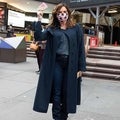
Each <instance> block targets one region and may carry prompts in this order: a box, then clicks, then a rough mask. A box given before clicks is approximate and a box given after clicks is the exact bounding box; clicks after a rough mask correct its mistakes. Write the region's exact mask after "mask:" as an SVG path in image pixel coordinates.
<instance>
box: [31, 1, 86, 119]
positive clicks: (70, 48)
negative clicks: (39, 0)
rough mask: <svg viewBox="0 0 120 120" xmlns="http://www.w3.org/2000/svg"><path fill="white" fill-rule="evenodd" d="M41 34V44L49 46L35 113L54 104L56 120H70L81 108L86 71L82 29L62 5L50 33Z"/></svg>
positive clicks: (55, 10) (38, 33) (54, 14)
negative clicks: (82, 87) (83, 74)
mask: <svg viewBox="0 0 120 120" xmlns="http://www.w3.org/2000/svg"><path fill="white" fill-rule="evenodd" d="M37 30H38V31H36V32H35V34H36V35H37V36H39V40H44V39H45V40H47V42H46V49H45V53H44V57H43V61H42V66H41V72H40V76H39V81H38V86H37V90H36V95H35V100H34V106H33V110H35V111H37V112H43V113H46V112H47V110H48V107H49V103H52V117H53V119H54V120H67V118H68V114H69V113H76V107H77V105H80V95H81V94H80V81H81V78H82V76H81V73H82V72H83V71H85V70H86V60H85V49H84V40H83V32H82V27H81V26H80V25H79V24H74V23H73V22H72V19H71V11H70V9H69V8H68V7H67V6H66V5H65V4H63V3H61V4H58V5H57V6H55V8H54V9H53V11H52V18H51V22H50V24H49V25H48V27H47V28H46V30H45V31H44V32H42V31H40V30H39V28H37ZM77 74H78V75H79V76H80V78H79V79H78V78H77Z"/></svg>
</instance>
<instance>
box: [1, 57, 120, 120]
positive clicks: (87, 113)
mask: <svg viewBox="0 0 120 120" xmlns="http://www.w3.org/2000/svg"><path fill="white" fill-rule="evenodd" d="M36 70H37V62H36V59H35V58H27V61H26V62H22V63H15V64H14V63H3V62H0V120H52V117H51V105H50V106H49V110H48V113H47V114H44V113H37V112H34V111H33V110H32V107H33V100H34V96H35V91H36V86H37V82H38V75H37V74H36V73H35V71H36ZM69 120H120V82H118V81H109V80H102V79H101V80H100V79H99V80H96V79H92V78H83V82H82V104H81V105H80V106H78V110H77V113H76V114H70V115H69Z"/></svg>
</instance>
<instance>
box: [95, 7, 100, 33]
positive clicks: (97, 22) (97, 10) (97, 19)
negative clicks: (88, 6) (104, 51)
mask: <svg viewBox="0 0 120 120" xmlns="http://www.w3.org/2000/svg"><path fill="white" fill-rule="evenodd" d="M99 14H100V7H99V6H98V7H97V8H96V31H97V34H98V30H99Z"/></svg>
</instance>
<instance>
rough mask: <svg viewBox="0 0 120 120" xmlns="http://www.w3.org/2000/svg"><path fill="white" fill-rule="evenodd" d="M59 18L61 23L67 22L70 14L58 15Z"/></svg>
mask: <svg viewBox="0 0 120 120" xmlns="http://www.w3.org/2000/svg"><path fill="white" fill-rule="evenodd" d="M57 18H58V20H59V21H60V22H64V21H67V19H68V14H67V13H58V14H57Z"/></svg>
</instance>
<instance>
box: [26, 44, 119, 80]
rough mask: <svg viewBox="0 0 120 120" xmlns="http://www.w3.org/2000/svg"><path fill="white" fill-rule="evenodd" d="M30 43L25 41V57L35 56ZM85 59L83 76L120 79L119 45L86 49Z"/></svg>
mask: <svg viewBox="0 0 120 120" xmlns="http://www.w3.org/2000/svg"><path fill="white" fill-rule="evenodd" d="M30 43H31V42H27V43H26V45H27V52H26V53H27V57H34V58H36V55H35V52H32V51H31V50H30V48H29V45H30ZM86 61H87V71H86V72H84V73H83V77H89V78H100V79H106V80H118V81H119V80H120V47H114V46H104V47H97V48H91V49H90V50H89V51H88V55H87V58H86Z"/></svg>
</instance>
